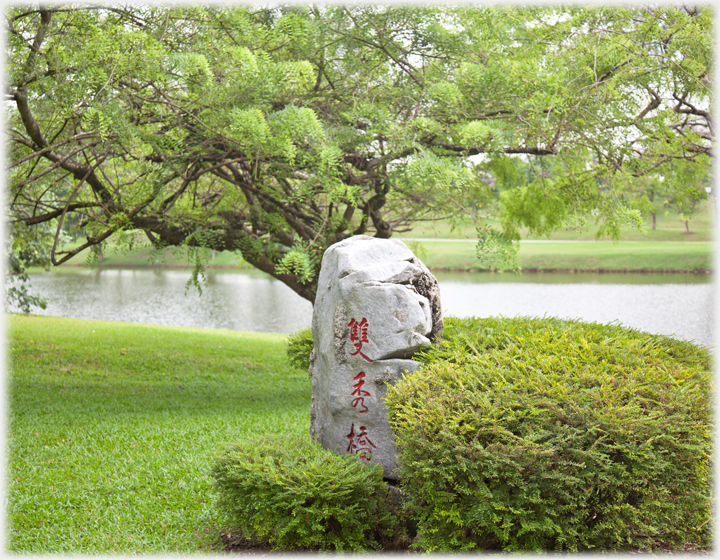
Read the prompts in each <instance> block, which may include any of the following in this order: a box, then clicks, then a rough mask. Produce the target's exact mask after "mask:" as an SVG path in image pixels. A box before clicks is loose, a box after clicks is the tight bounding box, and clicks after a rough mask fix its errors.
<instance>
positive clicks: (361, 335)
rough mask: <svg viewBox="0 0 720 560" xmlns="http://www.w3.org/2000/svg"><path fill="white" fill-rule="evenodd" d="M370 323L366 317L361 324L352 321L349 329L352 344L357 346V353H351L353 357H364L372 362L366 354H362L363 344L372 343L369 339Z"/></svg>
mask: <svg viewBox="0 0 720 560" xmlns="http://www.w3.org/2000/svg"><path fill="white" fill-rule="evenodd" d="M368 326H369V325H368V322H367V319H365V317H363V318H362V321H360V322H359V323H358V322H357V321H356V320H355V319H352V320H351V321H350V323H349V324H348V327H350V342H352V343H353V344H354V345H355V352H353V353H351V354H350V355H351V356H357V355H360V356H362V357H363V358H364V359H365V360H366V361H368V362H372V360H371V359H370V358H368V357H367V356H366V355H365V354H363V353H362V351H361V350H362V347H363V344H365V343H366V342H370V341H369V340H368V337H367V330H368Z"/></svg>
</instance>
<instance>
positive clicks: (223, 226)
mask: <svg viewBox="0 0 720 560" xmlns="http://www.w3.org/2000/svg"><path fill="white" fill-rule="evenodd" d="M6 28H7V31H8V33H7V50H6V52H7V56H8V76H7V80H8V89H7V90H6V91H7V94H6V100H7V101H8V102H7V103H6V108H7V109H6V112H7V122H8V125H9V127H8V138H9V154H10V157H9V159H10V163H9V170H8V173H9V185H10V186H9V193H8V197H7V201H8V203H7V212H8V219H9V222H10V223H11V224H23V227H30V228H38V227H43V228H46V229H47V231H48V232H49V235H55V236H59V235H61V234H62V232H64V231H68V232H71V233H73V234H75V235H81V236H82V237H83V238H84V239H85V241H84V242H82V243H81V244H80V245H79V246H77V247H76V248H74V249H72V250H65V249H63V247H62V244H59V243H52V249H51V251H50V255H49V262H50V263H52V264H60V263H62V262H65V261H66V260H67V259H69V258H71V257H72V256H74V255H75V254H77V253H78V252H80V251H81V250H84V249H86V248H88V247H95V248H96V249H98V250H100V249H102V246H103V244H105V243H107V242H108V241H109V240H111V239H115V240H117V241H119V242H123V241H124V242H127V243H132V242H133V241H134V239H135V237H134V235H133V234H134V233H135V232H142V233H143V234H144V236H145V237H146V238H147V240H148V242H149V243H151V244H152V245H154V246H155V247H158V248H162V247H167V246H187V247H191V248H193V249H194V251H195V256H196V275H195V280H197V278H198V276H199V274H201V272H202V265H203V255H204V250H207V249H216V250H236V251H239V252H240V253H241V255H242V257H243V258H244V259H245V260H246V261H248V262H249V263H251V264H252V265H254V266H255V267H257V268H259V269H261V270H263V271H265V272H268V273H269V274H272V275H273V276H275V277H276V278H278V279H280V280H281V281H283V282H285V283H286V284H287V285H288V286H290V287H291V288H292V289H293V290H295V291H296V292H297V293H298V294H300V295H301V296H303V297H305V298H307V299H309V300H311V301H313V300H314V294H315V284H316V278H317V271H318V268H319V263H320V258H321V256H322V252H323V251H324V249H325V248H326V247H327V246H329V245H330V244H332V243H335V242H337V241H340V240H342V239H344V238H346V237H348V236H351V235H359V234H368V235H374V236H377V237H383V238H387V237H390V236H391V235H392V234H393V233H394V232H402V231H407V230H408V229H409V228H411V226H412V225H413V224H414V223H416V222H418V221H420V220H431V219H435V220H437V219H445V220H456V221H459V220H467V219H472V220H474V221H475V223H476V225H477V229H478V234H479V254H480V256H481V257H482V258H483V259H484V260H485V262H486V264H487V266H492V267H498V266H513V256H514V253H513V251H514V246H513V243H512V242H513V241H516V240H517V239H519V232H520V229H521V228H529V230H530V231H531V232H532V233H536V234H547V233H549V232H551V231H553V230H555V229H557V228H560V227H563V225H565V224H568V223H584V221H585V220H587V218H588V217H591V218H592V219H594V220H595V221H596V222H597V223H599V224H600V226H601V227H600V229H599V235H609V236H610V237H613V238H617V237H618V235H619V228H620V225H621V224H623V223H626V222H628V221H629V222H631V223H639V220H640V214H639V208H641V207H642V203H643V197H642V196H636V195H635V194H632V193H633V192H636V191H633V189H632V187H633V185H637V184H639V183H641V182H643V181H645V182H648V181H650V182H652V181H656V182H657V181H658V180H660V178H663V179H665V181H666V184H673V185H674V186H673V189H674V190H673V192H677V195H678V197H679V199H684V198H687V196H690V195H688V194H687V189H691V188H695V190H694V191H693V193H694V194H692V196H695V195H696V194H697V192H698V191H697V188H696V185H691V184H687V182H686V181H685V178H686V177H690V176H691V177H694V178H700V179H699V180H701V179H702V178H703V177H706V176H707V175H708V173H709V169H710V158H711V157H712V151H713V150H712V141H713V138H714V133H713V121H712V118H711V113H710V104H711V101H712V99H711V98H712V94H711V86H712V84H711V72H710V68H711V61H712V49H713V42H712V39H711V33H712V17H711V12H710V10H709V9H707V8H705V7H698V8H692V9H691V8H674V7H671V6H650V7H636V8H625V7H612V8H608V7H601V6H591V7H582V6H567V7H559V6H558V7H549V8H548V7H510V6H508V7H476V6H472V7H471V6H461V7H451V6H432V7H421V6H399V5H393V6H381V5H353V6H330V5H323V6H312V5H307V6H303V5H289V6H283V5H279V6H275V7H257V6H209V5H208V6H202V5H199V6H183V5H178V6H146V7H127V6H121V5H106V6H102V7H98V6H95V5H89V4H82V3H80V4H72V5H51V6H33V5H24V6H17V7H11V8H9V9H8V10H7V11H6ZM670 169H672V171H669V170H670ZM666 170H668V171H666ZM490 219H499V224H500V225H499V229H496V228H493V227H492V226H491V222H490V221H489V220H490ZM493 223H494V222H493ZM18 231H19V230H18Z"/></svg>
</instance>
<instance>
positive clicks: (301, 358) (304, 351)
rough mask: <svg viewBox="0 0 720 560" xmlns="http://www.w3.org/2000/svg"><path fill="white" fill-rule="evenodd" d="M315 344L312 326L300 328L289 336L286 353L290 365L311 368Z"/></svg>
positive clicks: (305, 368) (305, 369)
mask: <svg viewBox="0 0 720 560" xmlns="http://www.w3.org/2000/svg"><path fill="white" fill-rule="evenodd" d="M314 346H315V343H314V341H313V334H312V328H310V327H305V328H302V329H298V330H296V331H295V332H294V333H292V334H291V335H290V336H288V339H287V347H286V349H285V353H286V354H287V357H288V362H290V365H292V366H294V367H296V368H298V369H300V370H303V371H308V370H309V369H310V353H311V352H312V350H313V348H314Z"/></svg>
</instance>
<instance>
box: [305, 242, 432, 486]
mask: <svg viewBox="0 0 720 560" xmlns="http://www.w3.org/2000/svg"><path fill="white" fill-rule="evenodd" d="M312 328H313V339H314V344H315V348H314V350H313V352H312V354H311V365H310V374H311V377H312V405H311V413H310V419H311V427H310V430H311V434H312V436H313V437H314V438H315V439H317V440H318V441H319V442H320V443H321V444H322V445H323V446H324V447H326V448H328V449H332V450H334V451H336V452H338V453H356V454H358V456H359V458H361V459H362V460H367V461H369V462H372V463H380V464H382V465H383V469H384V474H385V476H386V477H387V478H391V479H396V478H397V477H396V475H395V473H394V470H395V467H396V462H395V443H394V436H393V434H392V431H391V430H390V426H389V424H388V418H387V410H386V408H385V403H384V398H385V394H386V390H387V387H386V385H385V383H386V382H389V383H394V382H395V381H396V380H397V379H398V378H399V377H400V376H402V375H403V374H404V373H406V372H412V371H415V370H416V369H417V368H418V366H419V364H418V363H417V362H415V361H413V360H410V359H408V358H409V357H410V356H412V354H413V352H415V351H416V350H418V349H419V348H421V347H422V346H423V345H426V344H428V343H429V342H430V341H431V340H433V339H434V338H435V337H437V336H439V335H440V334H441V332H442V309H441V306H440V290H439V288H438V284H437V280H436V279H435V277H434V276H433V275H432V274H431V273H430V271H429V270H428V269H427V267H425V265H424V264H422V262H420V260H419V259H417V257H415V255H413V253H412V252H411V251H410V250H409V249H408V248H407V246H406V245H405V244H404V243H402V242H401V241H397V240H392V239H377V238H373V237H367V236H355V237H351V238H349V239H346V240H345V241H341V242H340V243H336V244H335V245H332V246H331V247H329V248H328V249H327V251H326V252H325V255H324V256H323V260H322V266H321V270H320V278H319V281H318V289H317V297H316V299H315V308H314V311H313V324H312Z"/></svg>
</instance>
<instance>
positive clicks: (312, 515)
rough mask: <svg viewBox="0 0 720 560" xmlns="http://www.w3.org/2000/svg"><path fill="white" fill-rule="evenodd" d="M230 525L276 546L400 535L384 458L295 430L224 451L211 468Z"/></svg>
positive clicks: (316, 546)
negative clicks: (364, 457) (373, 460)
mask: <svg viewBox="0 0 720 560" xmlns="http://www.w3.org/2000/svg"><path fill="white" fill-rule="evenodd" d="M212 476H213V478H214V479H215V488H216V490H217V492H218V500H217V507H218V508H219V510H220V511H221V512H222V513H223V514H224V515H225V516H226V517H227V519H228V523H227V524H228V526H233V527H238V528H239V529H240V530H241V531H242V533H243V534H244V535H245V536H246V537H248V538H251V539H259V540H265V541H267V542H269V544H270V545H271V546H272V548H273V549H274V550H290V549H296V550H297V549H311V550H338V551H343V550H373V549H374V550H378V549H380V548H383V547H384V546H386V545H387V544H388V543H391V542H397V541H398V540H401V539H402V538H403V534H404V528H403V525H402V520H401V518H400V517H399V516H398V515H397V514H396V512H394V511H393V507H392V504H391V503H390V498H389V496H388V491H387V487H386V486H385V483H384V481H383V478H382V467H381V466H380V465H366V464H363V463H360V462H359V461H358V460H357V458H355V457H354V456H350V455H337V454H335V453H333V452H331V451H328V450H326V449H324V448H322V447H321V446H320V445H319V444H318V443H316V442H313V441H311V440H308V439H301V438H297V437H266V438H262V439H259V440H255V441H248V442H243V443H242V444H239V445H236V446H234V447H232V448H230V449H228V450H227V451H225V452H224V453H223V454H222V455H221V456H220V457H219V458H218V460H217V461H216V463H215V466H214V467H213V469H212Z"/></svg>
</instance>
